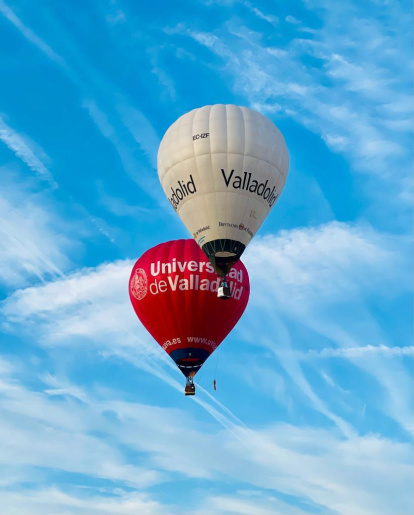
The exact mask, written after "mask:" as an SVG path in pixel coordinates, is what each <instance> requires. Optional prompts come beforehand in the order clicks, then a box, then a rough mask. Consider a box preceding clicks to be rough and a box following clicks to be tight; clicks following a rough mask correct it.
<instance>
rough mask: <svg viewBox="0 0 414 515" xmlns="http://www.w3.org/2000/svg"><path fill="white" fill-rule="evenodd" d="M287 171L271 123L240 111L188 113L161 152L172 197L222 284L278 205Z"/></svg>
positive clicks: (285, 153)
mask: <svg viewBox="0 0 414 515" xmlns="http://www.w3.org/2000/svg"><path fill="white" fill-rule="evenodd" d="M288 168H289V155H288V150H287V147H286V143H285V140H284V138H283V136H282V134H281V133H280V131H279V130H278V129H277V128H276V126H275V125H274V124H273V122H271V121H270V120H269V119H268V118H266V117H264V116H263V115H261V114H259V113H257V112H256V111H252V110H251V109H247V108H246V107H239V106H235V105H213V106H205V107H201V108H199V109H194V110H193V111H190V112H189V113H187V114H184V115H183V116H181V117H180V118H179V119H178V120H177V121H176V122H174V123H173V124H172V125H171V127H170V128H169V129H168V130H167V132H166V133H165V135H164V137H163V139H162V141H161V144H160V147H159V151H158V175H159V179H160V182H161V185H162V187H163V189H164V192H165V194H166V195H167V198H168V199H169V201H170V203H171V205H172V206H173V208H174V209H175V211H176V212H177V213H178V215H179V216H180V218H181V220H182V221H183V223H184V225H185V226H186V227H187V229H188V230H189V231H190V233H191V234H192V235H193V237H194V239H195V240H196V242H197V243H198V245H199V246H200V247H201V248H202V250H203V251H204V253H205V255H206V256H207V258H208V259H209V261H210V262H211V263H212V265H213V267H214V269H215V270H216V272H217V273H218V274H219V275H220V276H221V277H224V279H225V277H226V275H227V273H228V272H229V270H230V269H231V267H232V266H233V265H234V264H235V263H236V262H237V260H238V259H239V258H240V256H241V255H242V253H243V251H244V249H245V248H246V246H247V245H248V244H249V242H250V241H251V239H252V238H253V236H254V235H255V234H256V232H257V230H258V229H259V227H260V225H261V224H262V222H263V220H264V219H265V217H266V216H267V214H268V213H269V211H270V210H271V209H272V207H273V206H274V205H275V203H276V201H277V199H278V198H279V196H280V193H281V192H282V189H283V186H284V184H285V181H286V176H287V173H288Z"/></svg>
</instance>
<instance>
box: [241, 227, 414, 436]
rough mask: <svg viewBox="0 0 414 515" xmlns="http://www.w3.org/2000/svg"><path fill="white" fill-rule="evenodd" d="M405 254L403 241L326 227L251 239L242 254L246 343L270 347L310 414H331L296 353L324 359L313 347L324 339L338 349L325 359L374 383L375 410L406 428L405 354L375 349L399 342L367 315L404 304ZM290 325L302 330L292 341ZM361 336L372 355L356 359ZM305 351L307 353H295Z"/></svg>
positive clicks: (360, 230) (406, 291)
mask: <svg viewBox="0 0 414 515" xmlns="http://www.w3.org/2000/svg"><path fill="white" fill-rule="evenodd" d="M328 235H329V236H328ZM407 249H408V241H407V239H406V238H404V237H396V236H391V235H386V234H381V233H378V232H376V231H374V230H373V229H371V228H369V227H364V226H359V227H358V226H348V225H346V224H338V223H331V224H327V225H325V226H322V227H319V228H307V229H297V230H293V231H289V232H281V233H280V235H279V236H277V237H273V236H268V237H264V238H259V239H258V240H257V241H256V242H254V243H252V245H251V248H249V249H248V251H247V252H246V257H245V262H246V264H247V266H248V268H249V270H250V276H251V282H252V284H253V288H252V296H251V300H250V305H253V306H255V308H256V309H255V310H254V311H252V315H251V318H250V324H251V331H252V334H251V335H250V334H249V333H246V338H248V339H250V338H251V339H252V341H255V342H257V343H259V342H261V344H262V345H263V346H264V347H265V348H268V349H271V350H272V352H273V353H274V355H275V356H276V357H277V358H278V359H279V360H280V363H281V364H282V366H283V367H284V369H285V370H286V372H287V373H288V374H289V376H290V378H291V380H292V383H293V384H294V385H295V387H296V388H297V387H300V388H301V389H302V390H303V392H304V393H305V394H306V395H307V396H308V397H309V399H310V400H311V401H312V403H313V405H314V406H315V407H316V409H318V410H319V411H322V412H325V414H327V415H328V416H330V418H332V413H331V414H328V412H327V411H326V410H327V409H328V410H329V408H328V406H323V404H321V402H320V401H319V400H317V397H316V394H315V393H313V390H312V388H311V386H310V383H309V381H308V380H307V378H306V374H305V372H304V369H303V367H302V365H301V364H300V363H299V356H303V353H305V355H306V356H308V357H310V356H312V355H313V356H319V353H321V355H322V356H323V355H325V353H326V354H327V355H328V354H330V352H329V351H324V350H320V349H323V346H322V345H323V344H325V346H326V340H328V341H330V342H332V345H334V346H336V347H337V348H339V349H338V351H335V350H334V351H332V353H333V354H335V353H336V352H337V353H338V355H342V356H343V357H345V356H346V357H347V358H348V359H349V360H350V361H352V364H353V365H354V366H356V367H358V368H359V369H360V370H362V371H364V372H365V373H368V374H369V375H370V376H372V377H375V378H376V379H377V381H378V383H379V384H380V385H381V388H382V392H383V395H384V398H385V399H386V401H382V402H381V403H380V404H379V406H378V407H379V409H381V410H384V411H385V413H386V414H387V416H390V417H392V418H394V419H395V420H396V421H397V422H398V423H399V424H400V425H401V426H402V427H403V428H404V429H406V430H407V431H411V430H412V423H411V415H410V413H411V396H410V394H409V393H408V392H409V391H410V387H409V384H410V381H411V378H410V374H409V372H408V370H407V369H406V367H405V366H404V364H403V362H402V361H401V358H402V356H403V355H406V354H405V353H406V352H408V351H406V350H405V351H404V352H402V351H398V350H396V351H392V350H385V349H383V348H382V347H380V346H381V345H383V346H384V345H386V346H387V347H388V348H395V347H396V346H397V345H401V343H400V342H398V341H395V342H393V341H392V336H391V335H390V334H386V333H385V332H384V331H383V330H382V328H381V326H380V324H379V323H378V322H377V321H376V320H375V317H374V316H373V315H372V313H371V311H370V306H371V305H372V307H373V309H375V308H374V307H375V305H376V302H381V299H384V300H391V299H393V300H394V299H400V302H405V301H404V299H405V298H407V299H408V298H409V296H410V283H409V282H407V278H408V277H410V264H409V253H408V252H407ZM378 277H381V281H380V282H379V281H378V280H377V278H378ZM255 284H256V286H254V285H255ZM253 316H254V317H255V319H257V321H253V319H252V317H253ZM260 326H262V328H263V327H266V329H267V331H266V332H267V334H275V335H277V338H276V340H275V339H274V338H269V337H264V336H263V337H262V339H261V340H260V339H259V338H258V337H257V334H253V333H254V330H255V329H254V328H255V327H260ZM298 327H304V328H306V329H307V333H305V334H303V332H299V334H300V335H301V336H300V338H299V339H298V337H297V336H296V337H294V336H293V335H294V334H297V333H298ZM259 334H260V333H259ZM316 335H318V338H316ZM293 338H295V339H293ZM321 338H322V340H321ZM367 339H368V340H370V341H372V342H373V343H375V345H376V346H377V352H374V349H370V350H369V351H368V350H366V351H365V352H366V354H367V353H368V352H369V356H370V358H369V359H360V358H359V355H360V353H361V351H357V350H355V348H357V347H363V345H364V343H365V342H366V341H367ZM295 340H297V341H295ZM371 345H373V344H371ZM306 347H307V348H309V347H310V348H311V349H312V350H311V351H309V352H308V351H303V348H306ZM397 348H398V347H397ZM347 349H351V350H349V351H348V350H347ZM352 349H353V350H352ZM378 350H379V351H378ZM296 352H298V353H299V354H298V355H296ZM358 352H359V354H358ZM362 352H363V351H362ZM391 354H392V355H393V356H394V359H393V360H390V358H389V357H390V356H391ZM300 359H302V358H300ZM318 363H319V365H320V360H313V364H314V366H315V367H318V366H319V365H318ZM397 383H398V385H397ZM329 411H331V410H329ZM332 419H333V418H332Z"/></svg>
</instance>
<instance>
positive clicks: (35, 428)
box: [0, 0, 414, 515]
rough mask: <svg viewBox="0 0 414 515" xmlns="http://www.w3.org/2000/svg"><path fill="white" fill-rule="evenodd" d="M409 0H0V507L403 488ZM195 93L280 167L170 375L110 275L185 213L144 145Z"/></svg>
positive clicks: (277, 512)
mask: <svg viewBox="0 0 414 515" xmlns="http://www.w3.org/2000/svg"><path fill="white" fill-rule="evenodd" d="M411 9H412V6H411V3H409V2H408V1H401V2H398V1H396V0H393V1H387V0H376V1H374V0H367V1H366V2H357V1H352V0H344V1H343V2H328V1H327V0H314V1H309V0H302V1H291V2H282V1H278V2H274V1H273V2H271V1H266V0H262V1H259V2H255V3H253V2H249V1H232V0H204V1H203V0H199V1H192V2H189V1H187V0H183V1H181V2H142V1H141V2H132V1H129V2H127V1H123V2H121V1H118V0H108V1H105V0H103V1H100V2H98V1H93V0H90V1H87V2H85V1H82V2H81V1H75V0H73V1H71V2H52V1H45V0H43V1H42V2H40V3H39V2H29V1H27V0H26V1H20V0H6V1H4V0H0V41H1V45H0V52H1V53H0V62H1V66H0V74H1V75H0V186H1V187H0V218H1V225H0V235H1V244H0V294H1V302H0V324H1V325H0V330H1V333H0V334H1V340H0V342H1V357H0V394H1V404H0V410H1V417H0V442H1V444H0V447H1V450H0V463H1V465H2V466H1V467H0V487H1V494H0V502H1V505H2V513H4V514H5V515H25V514H27V515H38V514H39V515H40V514H41V515H49V514H50V515H57V514H58V513H59V515H69V514H70V515H75V514H76V515H94V514H99V515H101V514H116V515H124V514H125V515H127V514H134V515H136V514H140V515H141V514H144V515H145V514H150V515H158V514H171V515H174V514H182V513H187V514H191V515H228V514H237V515H240V514H246V515H251V514H255V515H256V514H257V515H290V514H292V515H303V514H323V515H339V514H340V515H351V514H352V515H385V514H387V515H408V513H411V512H412V510H413V506H412V497H413V488H412V484H413V483H412V480H413V467H412V456H413V446H412V436H413V431H414V424H413V399H412V370H413V368H412V367H413V363H412V361H413V351H414V349H413V346H412V323H411V313H412V291H411V289H412V275H411V244H410V240H411V234H412V183H411V181H412V179H411V169H412V151H411V146H412V100H411V95H412V83H411V80H412V79H411V77H412V71H411V65H412V54H411V52H412V50H411V38H412V33H411V32H412V31H411V23H412V12H411ZM214 103H233V104H238V105H244V106H247V107H251V108H253V109H256V110H258V111H260V112H261V113H263V114H265V115H266V116H268V117H270V118H271V119H272V120H273V121H274V122H275V123H276V125H277V126H278V127H279V128H280V130H281V131H282V133H283V134H284V136H285V139H286V141H287V145H288V148H289V152H290V159H291V166H290V173H289V177H288V181H287V184H286V187H285V189H284V191H283V194H282V196H281V198H280V200H279V201H278V203H277V205H276V207H275V208H274V209H273V210H272V212H271V214H270V215H269V217H268V219H267V220H266V222H265V223H264V224H263V226H262V228H261V230H260V232H259V234H258V235H257V236H256V237H255V239H254V240H253V242H252V243H251V245H250V246H249V248H248V250H247V251H246V253H245V255H244V256H243V261H244V263H245V264H246V266H247V268H248V270H249V273H250V279H251V287H252V292H251V298H250V302H249V305H248V307H247V310H246V312H245V314H244V316H243V317H242V319H241V320H240V322H239V324H238V325H237V326H236V328H235V330H234V331H233V332H232V334H231V335H230V336H229V337H228V338H227V339H226V340H225V342H224V343H223V344H222V346H221V348H220V350H219V351H218V352H217V353H216V354H217V355H213V356H212V357H211V358H210V360H209V361H208V362H207V363H206V365H205V366H204V370H203V371H202V372H200V374H199V376H197V379H198V384H199V387H198V395H197V396H196V397H195V398H185V397H184V395H183V376H182V375H181V373H180V372H179V371H178V370H176V369H175V366H174V365H173V364H172V363H170V362H169V360H168V357H167V356H166V355H165V353H163V351H162V350H161V349H159V348H158V346H157V345H156V344H155V342H154V341H152V340H151V337H149V335H148V334H147V333H146V332H145V330H144V329H143V328H142V326H141V325H140V323H139V322H138V320H137V319H136V317H135V315H134V313H133V310H132V308H131V306H130V305H129V299H128V293H127V282H128V278H129V273H130V270H131V268H132V265H133V263H134V262H135V260H136V259H137V258H138V257H139V256H140V255H141V254H142V253H143V252H144V251H145V250H147V249H148V248H150V247H152V246H154V245H156V244H158V243H160V242H162V241H167V240H170V239H178V238H186V237H189V235H188V234H187V232H186V230H185V228H184V226H183V225H182V224H181V222H180V220H179V218H178V217H177V216H176V215H175V213H174V212H173V210H172V209H171V206H170V205H169V204H168V201H167V200H166V198H164V195H163V192H162V189H161V187H160V185H159V183H158V177H157V171H156V155H157V149H158V145H159V142H160V140H161V138H162V136H163V134H164V132H165V130H166V129H167V128H168V126H169V125H170V124H171V123H172V122H173V121H174V120H175V119H176V118H178V117H179V116H180V115H181V114H183V113H185V112H187V111H189V110H191V109H193V108H196V107H200V106H202V105H206V104H214ZM214 377H216V379H217V391H216V392H214V391H213V388H212V381H213V379H214Z"/></svg>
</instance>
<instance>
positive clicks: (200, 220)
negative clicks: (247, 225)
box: [191, 108, 211, 243]
mask: <svg viewBox="0 0 414 515" xmlns="http://www.w3.org/2000/svg"><path fill="white" fill-rule="evenodd" d="M200 109H202V108H200ZM200 109H197V110H196V112H195V113H194V117H193V120H192V132H194V118H195V117H196V114H197V113H199V112H200ZM208 129H209V128H208ZM209 131H210V129H209ZM210 153H211V149H210ZM193 154H194V162H195V165H196V170H197V177H198V180H199V184H201V186H202V192H201V193H200V195H199V197H200V198H201V197H202V199H203V202H204V207H205V214H206V219H207V221H210V217H209V212H208V208H207V199H206V192H205V191H204V181H203V180H202V178H201V173H200V171H199V169H198V161H197V157H198V156H197V155H196V150H195V142H194V140H193ZM196 208H197V206H196ZM195 211H196V213H197V218H198V221H199V223H198V226H199V228H201V227H203V223H202V222H203V216H202V213H200V212H199V210H198V209H195ZM191 236H193V235H191ZM193 237H194V236H193ZM195 241H196V243H197V239H196V238H195Z"/></svg>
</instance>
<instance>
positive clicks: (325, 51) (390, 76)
mask: <svg viewBox="0 0 414 515" xmlns="http://www.w3.org/2000/svg"><path fill="white" fill-rule="evenodd" d="M318 5H319V7H320V9H319V10H318V11H317V16H318V30H309V32H308V33H307V34H306V36H304V32H303V30H304V29H305V28H306V27H304V26H302V24H299V23H297V21H298V20H296V18H294V17H292V16H288V17H286V22H287V23H288V25H289V26H290V27H289V30H295V28H296V30H297V32H296V33H295V34H292V35H290V37H289V38H288V39H287V41H288V42H287V43H286V40H284V42H283V46H282V45H281V46H277V45H274V44H273V45H269V44H268V41H267V39H265V37H264V36H263V37H262V38H258V37H257V36H256V37H250V38H246V37H245V36H244V34H246V33H249V32H250V33H251V32H252V30H253V27H254V24H253V23H252V21H251V20H249V21H246V22H245V24H243V22H241V20H240V19H233V20H232V19H230V20H229V21H227V22H226V23H225V24H222V25H217V26H215V28H214V29H213V30H211V31H210V32H207V31H202V30H194V29H193V28H189V27H186V26H185V25H181V26H179V27H176V30H177V31H179V33H180V34H185V35H187V36H189V37H190V38H192V39H194V40H195V41H197V42H198V43H200V44H201V45H204V46H205V47H207V48H208V49H209V50H210V51H211V52H213V53H214V54H215V55H217V56H218V57H220V58H222V60H223V62H222V63H217V64H216V68H217V73H220V74H221V75H224V76H225V77H226V79H227V80H229V79H230V80H231V84H232V87H233V90H234V91H235V92H236V93H237V94H238V95H242V96H243V97H245V98H246V99H247V100H248V102H249V103H250V105H251V106H252V107H253V108H256V109H258V110H260V111H262V112H263V113H265V114H270V115H271V114H272V113H275V112H277V113H278V115H279V117H281V116H284V115H285V116H287V117H288V118H289V119H294V120H296V121H297V122H298V123H299V124H300V125H302V126H304V127H306V128H307V129H309V130H310V131H312V132H314V133H316V134H318V135H319V136H320V137H321V138H322V140H323V141H324V142H325V143H326V145H327V146H328V147H329V148H330V149H331V150H333V151H334V152H336V153H340V154H342V155H344V156H345V157H346V159H347V160H348V162H349V163H350V165H351V166H352V171H353V172H363V173H365V174H368V175H371V176H374V177H375V181H378V180H381V181H383V184H384V186H386V194H385V192H384V197H381V206H383V202H384V201H385V202H391V203H393V204H395V202H394V200H398V202H402V201H406V200H408V198H407V196H406V194H405V192H406V188H407V184H406V179H407V177H411V170H410V162H411V155H410V152H409V151H408V148H409V147H410V143H409V141H410V133H411V129H410V128H409V126H408V124H407V121H409V120H410V118H411V113H412V106H411V105H410V101H409V96H410V94H409V90H410V77H409V74H408V69H407V68H406V67H405V69H404V67H403V65H402V63H403V62H406V61H407V59H409V52H410V42H409V41H408V39H407V37H405V36H404V37H402V38H396V37H394V27H395V26H396V25H394V24H388V22H386V21H385V20H388V17H390V18H392V19H394V20H395V21H396V24H397V25H398V23H400V24H404V23H406V27H407V30H406V31H405V33H406V34H407V35H408V34H409V33H410V30H409V28H408V27H409V24H410V22H409V20H408V17H407V16H406V15H404V14H403V13H402V12H401V11H400V10H399V7H398V6H397V5H396V4H382V6H381V11H382V12H383V17H373V16H372V10H371V9H370V8H369V7H368V6H366V8H363V7H361V8H360V7H358V6H357V4H356V3H355V2H354V1H352V0H349V1H347V2H346V3H345V4H344V3H341V4H340V5H339V4H338V5H336V6H335V7H334V8H332V6H331V5H329V6H328V4H327V3H326V2H324V1H322V2H319V4H318ZM376 9H377V7H376ZM349 12H354V15H353V16H351V17H350V16H349V15H348V13H349ZM314 14H315V13H314ZM339 25H340V26H341V31H342V37H340V38H338V37H337V27H338V26H339ZM356 26H359V27H361V30H358V31H355V27H356ZM235 29H237V30H235ZM310 29H312V28H310ZM361 48H364V49H365V51H364V52H361V51H360V50H361ZM390 105H392V106H393V105H399V106H402V105H403V106H404V108H403V109H401V110H399V111H397V110H395V109H393V108H392V107H391V110H390V108H389V107H388V106H390ZM292 146H293V147H295V145H292ZM391 169H392V170H393V173H392V174H390V170H391ZM376 184H378V183H377V182H376ZM390 188H392V191H393V194H392V195H390ZM410 188H411V186H410ZM377 190H378V187H376V193H377V194H378V191H377ZM397 207H398V209H405V208H403V207H402V206H401V205H398V206H397ZM381 209H382V207H381Z"/></svg>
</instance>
